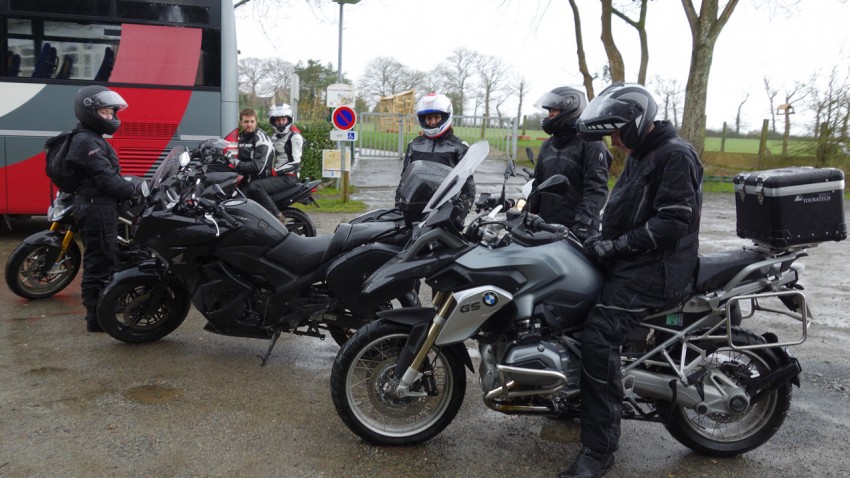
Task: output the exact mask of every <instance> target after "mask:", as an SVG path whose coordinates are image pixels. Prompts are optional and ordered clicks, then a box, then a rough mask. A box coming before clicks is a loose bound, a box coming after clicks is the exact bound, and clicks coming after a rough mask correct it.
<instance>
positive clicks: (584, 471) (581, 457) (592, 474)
mask: <svg viewBox="0 0 850 478" xmlns="http://www.w3.org/2000/svg"><path fill="white" fill-rule="evenodd" d="M612 468H614V453H613V452H609V453H598V452H595V451H593V450H591V449H590V448H587V447H583V448H582V449H581V451H580V452H579V453H578V456H576V459H575V461H573V463H572V464H571V465H570V467H569V468H567V470H566V471H562V472H561V474H559V475H558V478H598V477H600V476H602V475H604V474H605V473H608V472H609V471H611V469H612Z"/></svg>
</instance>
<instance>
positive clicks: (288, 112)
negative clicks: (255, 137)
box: [269, 103, 292, 133]
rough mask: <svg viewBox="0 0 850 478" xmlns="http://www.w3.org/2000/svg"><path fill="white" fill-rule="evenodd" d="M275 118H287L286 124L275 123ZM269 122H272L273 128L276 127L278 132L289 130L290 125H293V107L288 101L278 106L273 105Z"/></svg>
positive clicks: (270, 109)
mask: <svg viewBox="0 0 850 478" xmlns="http://www.w3.org/2000/svg"><path fill="white" fill-rule="evenodd" d="M275 118H286V119H287V122H286V125H285V126H278V125H275V124H274V119H275ZM269 123H271V125H272V128H274V130H275V131H277V132H278V133H286V132H287V131H289V127H290V126H292V107H291V106H289V105H288V104H286V103H283V104H282V105H277V106H274V105H272V107H271V108H269Z"/></svg>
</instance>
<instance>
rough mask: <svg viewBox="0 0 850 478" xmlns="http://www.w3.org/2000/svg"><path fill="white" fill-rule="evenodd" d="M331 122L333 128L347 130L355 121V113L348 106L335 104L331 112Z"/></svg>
mask: <svg viewBox="0 0 850 478" xmlns="http://www.w3.org/2000/svg"><path fill="white" fill-rule="evenodd" d="M331 122H332V123H333V125H334V128H336V129H338V130H342V131H348V130H350V129H351V128H353V127H354V125H355V124H356V123H357V114H356V113H355V112H354V110H353V109H351V107H350V106H337V107H336V108H334V111H333V114H331Z"/></svg>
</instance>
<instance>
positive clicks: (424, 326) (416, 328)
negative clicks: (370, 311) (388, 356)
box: [377, 307, 475, 377]
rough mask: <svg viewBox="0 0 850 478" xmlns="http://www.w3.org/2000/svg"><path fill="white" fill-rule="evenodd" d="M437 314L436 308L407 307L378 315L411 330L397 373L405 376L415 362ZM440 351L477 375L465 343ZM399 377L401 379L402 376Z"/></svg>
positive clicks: (383, 319) (443, 348) (449, 346)
mask: <svg viewBox="0 0 850 478" xmlns="http://www.w3.org/2000/svg"><path fill="white" fill-rule="evenodd" d="M436 313H437V309H436V308H434V307H405V308H401V309H391V310H384V311H381V312H378V313H377V315H378V318H379V320H382V321H384V322H392V323H394V324H400V325H404V326H407V327H410V328H411V330H410V337H409V338H408V339H407V343H406V344H404V349H403V350H402V351H401V354H400V355H399V357H398V363H397V364H396V373H400V374H403V373H404V371H405V370H407V368H408V367H410V364H411V363H412V362H413V357H414V356H415V355H416V351H418V350H419V348H420V347H421V346H422V344H423V343H424V342H425V337H426V336H427V335H428V328H429V325H430V324H431V320H433V319H434V315H435V314H436ZM440 350H442V351H443V352H445V353H446V355H451V356H453V357H454V358H456V359H458V360H460V361H461V362H463V364H464V365H465V366H466V368H468V369H469V371H470V372H473V373H475V369H474V368H473V367H472V357H470V356H469V351H468V350H466V347H465V346H464V345H463V342H458V343H455V344H451V345H444V346H442V347H440ZM398 376H399V377H400V376H401V375H398Z"/></svg>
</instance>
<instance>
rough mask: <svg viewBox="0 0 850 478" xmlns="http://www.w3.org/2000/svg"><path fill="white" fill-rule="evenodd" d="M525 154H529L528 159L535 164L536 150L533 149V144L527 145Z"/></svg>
mask: <svg viewBox="0 0 850 478" xmlns="http://www.w3.org/2000/svg"><path fill="white" fill-rule="evenodd" d="M525 155H526V156H528V160H529V161H531V164H534V150H533V149H531V146H526V147H525Z"/></svg>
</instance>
